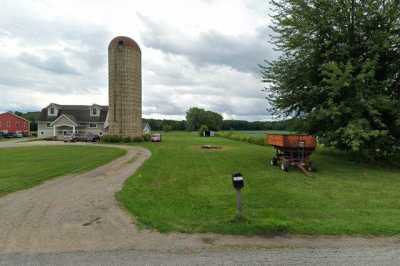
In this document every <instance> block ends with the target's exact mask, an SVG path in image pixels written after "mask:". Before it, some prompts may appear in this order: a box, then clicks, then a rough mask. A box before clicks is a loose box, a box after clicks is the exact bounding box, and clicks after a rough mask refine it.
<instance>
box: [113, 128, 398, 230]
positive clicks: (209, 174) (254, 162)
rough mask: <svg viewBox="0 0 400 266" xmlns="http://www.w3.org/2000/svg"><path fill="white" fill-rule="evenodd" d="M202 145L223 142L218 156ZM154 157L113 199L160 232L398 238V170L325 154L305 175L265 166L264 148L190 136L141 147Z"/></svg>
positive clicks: (173, 135) (266, 152)
mask: <svg viewBox="0 0 400 266" xmlns="http://www.w3.org/2000/svg"><path fill="white" fill-rule="evenodd" d="M202 144H218V145H222V146H223V149H222V150H220V151H209V150H202V149H200V146H201V145H202ZM144 146H146V147H147V148H149V149H150V150H151V151H152V157H151V158H150V159H149V160H148V161H147V162H146V163H145V164H144V166H143V167H142V168H141V169H140V170H139V171H138V172H137V173H136V174H135V175H134V176H132V177H130V178H129V179H128V180H127V182H126V183H125V185H124V188H123V190H122V191H121V192H119V193H118V194H117V198H118V199H119V201H120V202H121V203H122V204H123V205H124V206H125V207H126V208H127V209H128V211H130V212H131V213H132V214H133V215H135V216H136V217H137V219H138V221H139V222H140V223H141V224H142V225H143V226H145V227H150V228H156V229H158V230H159V231H161V232H169V231H180V232H217V233H227V234H244V235H255V234H277V233H291V234H323V235H347V234H348V235H394V234H399V233H400V200H399V198H400V170H399V169H390V168H382V167H379V166H372V165H366V164H358V163H353V162H350V161H349V160H348V158H347V156H344V155H343V154H341V153H338V152H334V151H331V150H329V149H319V150H318V152H317V153H316V154H315V155H313V157H312V159H313V161H314V164H315V165H316V166H317V167H318V172H316V173H314V174H313V177H307V176H305V175H304V174H302V173H301V172H300V171H297V170H294V169H293V170H290V171H289V172H288V173H286V172H282V171H281V170H279V168H277V167H272V166H270V165H269V164H268V163H267V162H268V161H269V160H270V158H271V157H272V155H273V150H272V148H271V147H268V146H258V145H251V144H248V143H243V142H239V141H233V140H229V139H223V138H200V137H198V136H197V135H195V134H189V133H169V134H164V139H163V143H159V144H157V143H154V144H153V143H148V144H144ZM234 171H240V172H241V173H242V174H243V175H244V177H245V180H246V186H245V188H244V190H243V201H244V214H245V218H246V220H245V221H242V222H234V221H233V218H234V216H235V191H234V190H233V188H232V184H231V173H232V172H234Z"/></svg>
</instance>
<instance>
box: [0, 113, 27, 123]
mask: <svg viewBox="0 0 400 266" xmlns="http://www.w3.org/2000/svg"><path fill="white" fill-rule="evenodd" d="M2 115H12V116H14V117H16V118H19V119H21V120H24V121H26V122H28V123H30V122H29V120H27V119H25V118H23V117H22V116H19V115H16V114H14V113H12V112H7V113H2V114H0V116H2Z"/></svg>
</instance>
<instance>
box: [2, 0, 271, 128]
mask: <svg viewBox="0 0 400 266" xmlns="http://www.w3.org/2000/svg"><path fill="white" fill-rule="evenodd" d="M78 2H79V1H77V0H70V1H61V0H60V1H56V2H53V1H47V0H37V1H30V0H2V2H1V4H0V6H1V9H0V69H1V71H0V94H1V96H2V97H0V110H3V111H7V110H11V109H12V110H19V111H32V110H39V109H41V108H43V106H46V105H47V104H48V103H50V102H58V103H60V104H92V103H98V104H107V103H108V97H107V94H108V67H107V47H108V43H109V41H110V40H111V39H112V38H113V37H114V36H116V35H120V34H123V35H127V36H132V37H134V38H135V39H136V40H137V41H138V43H139V44H140V46H141V48H142V60H143V64H142V65H143V114H144V116H145V117H155V118H157V117H159V118H175V119H183V118H184V115H185V111H186V110H187V109H188V108H190V107H192V106H199V107H202V108H206V109H210V110H213V111H217V112H221V113H223V114H224V116H225V117H226V118H238V119H250V120H254V119H265V118H267V112H266V111H265V109H266V102H265V100H264V95H263V93H262V92H261V89H262V87H263V85H262V83H261V82H260V77H259V74H258V67H257V64H258V63H262V62H263V60H264V59H265V58H272V57H274V56H275V53H274V52H273V51H272V49H271V48H270V46H269V45H268V43H267V41H268V29H267V25H265V27H264V25H263V23H254V22H257V21H259V20H260V17H258V16H259V10H258V9H259V8H260V6H261V4H259V2H257V1H256V0H243V1H242V0H218V1H217V0H197V1H195V0H193V3H192V2H191V4H190V5H182V2H181V1H179V0H171V1H169V2H168V4H166V3H164V4H161V5H162V6H163V7H164V8H168V12H161V11H160V10H154V4H155V3H158V2H157V1H155V0H149V1H146V2H145V1H139V2H140V3H139V2H138V3H133V2H132V3H129V1H119V0H117V3H118V4H115V3H114V2H110V1H100V0H99V1H85V2H84V3H82V5H81V7H82V8H81V9H80V8H78V9H77V8H76V5H77V4H78ZM255 6H257V7H255ZM227 8H231V9H230V10H231V11H232V12H231V13H229V14H225V15H224V18H223V21H221V23H219V21H220V20H221V19H220V17H219V16H220V15H221V14H222V13H223V12H225V11H226V9H227ZM127 10H129V12H128V11H127ZM255 10H257V12H255ZM136 12H137V13H136ZM190 12H195V13H193V14H192V13H190ZM164 13H165V14H164ZM132 14H138V16H137V17H136V16H134V15H133V16H132ZM204 14H209V15H210V19H209V20H207V21H205V20H204ZM188 16H189V17H190V21H189V20H188ZM211 16H212V18H211ZM154 17H157V20H154V19H153V18H154ZM171 17H173V18H171ZM166 21H168V23H166ZM182 21H184V23H182ZM232 25H234V26H232ZM239 28H240V29H239Z"/></svg>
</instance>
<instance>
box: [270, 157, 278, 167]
mask: <svg viewBox="0 0 400 266" xmlns="http://www.w3.org/2000/svg"><path fill="white" fill-rule="evenodd" d="M270 164H271V166H276V165H278V158H276V157H273V158H272V159H271V161H270Z"/></svg>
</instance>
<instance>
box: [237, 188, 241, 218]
mask: <svg viewBox="0 0 400 266" xmlns="http://www.w3.org/2000/svg"><path fill="white" fill-rule="evenodd" d="M236 209H237V217H242V197H241V194H240V189H236Z"/></svg>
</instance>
